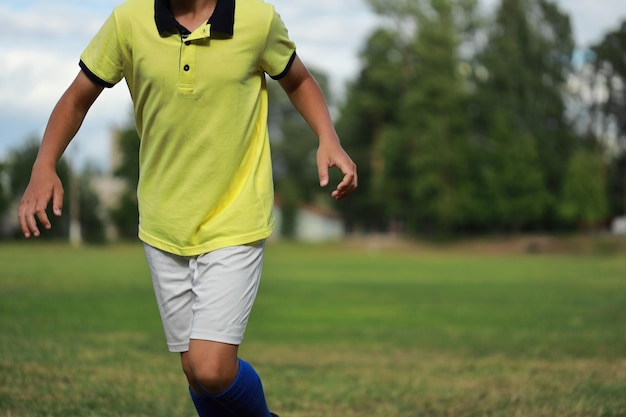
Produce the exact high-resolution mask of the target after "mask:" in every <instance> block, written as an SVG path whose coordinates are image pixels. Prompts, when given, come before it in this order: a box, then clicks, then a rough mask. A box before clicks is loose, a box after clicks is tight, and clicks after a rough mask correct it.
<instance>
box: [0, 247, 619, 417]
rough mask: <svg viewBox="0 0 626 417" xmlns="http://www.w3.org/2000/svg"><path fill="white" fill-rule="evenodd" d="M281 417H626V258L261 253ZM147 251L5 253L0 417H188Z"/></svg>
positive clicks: (255, 333)
mask: <svg viewBox="0 0 626 417" xmlns="http://www.w3.org/2000/svg"><path fill="white" fill-rule="evenodd" d="M241 354H242V356H243V357H244V358H245V359H247V360H249V361H250V362H252V363H253V365H254V366H255V367H256V368H257V370H258V371H259V373H260V374H261V376H262V377H263V379H264V383H265V388H266V394H267V397H268V402H269V403H270V406H271V408H272V409H273V410H274V411H275V412H277V413H279V414H280V415H281V417H322V416H323V417H329V416H333V417H353V416H355V417H356V416H359V417H361V416H368V417H418V416H420V417H421V416H442V417H443V416H447V417H457V416H459V417H460V416H464V417H469V416H475V417H479V416H503V417H504V416H506V417H509V416H527V417H543V416H545V417H548V416H550V417H553V416H555V417H570V416H572V417H573V416H580V417H591V416H594V417H595V416H598V417H600V416H602V417H615V416H626V256H624V255H620V254H619V253H613V254H609V255H585V256H573V255H557V254H551V255H547V254H543V255H523V254H500V255H497V256H496V255H490V254H482V253H480V252H473V253H465V252H459V251H444V252H439V251H432V250H420V249H419V248H417V249H411V248H403V249H402V250H394V249H380V250H368V249H367V248H364V247H357V246H349V245H326V246H306V245H286V244H271V245H269V246H268V249H267V255H266V262H265V271H264V277H263V283H262V287H261V291H260V293H259V296H258V299H257V304H256V306H255V309H254V311H253V316H252V319H251V321H250V324H249V328H248V332H247V334H246V340H245V342H244V344H243V345H242V349H241ZM193 415H194V411H193V407H192V405H191V403H190V401H189V400H188V399H187V393H186V385H185V381H184V376H183V374H182V373H181V371H180V370H179V364H178V358H177V356H176V355H174V354H170V353H168V352H167V350H166V347H165V342H164V338H163V335H162V329H161V324H160V321H159V318H158V313H157V309H156V305H155V302H154V298H153V294H152V288H151V283H150V278H149V274H148V271H147V267H146V264H145V260H144V258H143V252H142V248H141V247H140V246H138V245H136V246H132V245H131V246H107V247H86V248H81V249H73V248H70V247H69V246H64V245H50V244H48V245H45V244H40V243H39V244H38V243H34V242H27V243H20V244H0V417H31V416H55V417H56V416H59V417H60V416H63V417H72V416H81V417H87V416H103V417H108V416H150V417H160V416H163V417H165V416H168V417H191V416H193Z"/></svg>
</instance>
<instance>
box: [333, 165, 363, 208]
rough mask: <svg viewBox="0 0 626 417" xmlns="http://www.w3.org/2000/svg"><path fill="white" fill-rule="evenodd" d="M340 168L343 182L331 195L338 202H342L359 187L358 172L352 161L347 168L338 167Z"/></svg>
mask: <svg viewBox="0 0 626 417" xmlns="http://www.w3.org/2000/svg"><path fill="white" fill-rule="evenodd" d="M338 168H339V169H340V171H341V172H342V173H343V174H344V176H343V180H342V181H341V182H340V183H339V184H338V185H337V189H335V190H334V191H333V192H332V193H331V196H332V197H333V198H335V199H337V200H341V199H342V198H345V197H347V196H348V195H349V194H350V193H352V192H353V191H354V190H355V189H356V188H357V187H358V176H357V172H356V165H355V164H354V163H353V162H352V161H350V163H349V164H348V165H347V166H345V167H341V166H338Z"/></svg>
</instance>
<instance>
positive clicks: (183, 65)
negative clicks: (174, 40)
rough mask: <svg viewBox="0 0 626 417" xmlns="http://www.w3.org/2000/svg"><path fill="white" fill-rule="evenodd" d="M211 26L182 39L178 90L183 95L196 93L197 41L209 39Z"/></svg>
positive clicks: (200, 28) (197, 30)
mask: <svg viewBox="0 0 626 417" xmlns="http://www.w3.org/2000/svg"><path fill="white" fill-rule="evenodd" d="M210 34H211V26H210V25H208V24H207V25H203V26H201V27H199V28H198V29H196V30H195V31H193V32H192V33H190V34H189V35H188V36H186V37H181V52H180V64H179V68H178V90H179V92H181V93H183V94H191V93H193V91H194V82H193V81H194V75H195V73H196V52H197V48H198V44H197V42H196V41H198V40H201V39H206V38H209V37H210Z"/></svg>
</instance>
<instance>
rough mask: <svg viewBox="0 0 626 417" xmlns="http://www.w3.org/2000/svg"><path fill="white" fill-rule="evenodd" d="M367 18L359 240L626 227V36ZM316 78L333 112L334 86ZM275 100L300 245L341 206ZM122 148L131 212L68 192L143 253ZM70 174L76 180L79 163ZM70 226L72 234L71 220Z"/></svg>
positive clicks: (285, 204) (286, 192) (348, 121)
mask: <svg viewBox="0 0 626 417" xmlns="http://www.w3.org/2000/svg"><path fill="white" fill-rule="evenodd" d="M367 2H368V4H369V6H370V7H371V8H372V10H374V11H375V12H376V14H377V15H378V16H379V22H380V25H379V27H378V28H377V29H376V30H374V31H373V32H372V33H371V34H370V36H369V37H368V39H367V40H366V42H365V44H364V45H363V46H362V49H361V52H360V62H361V69H360V72H359V73H358V75H357V76H356V78H355V79H354V80H353V81H351V82H350V83H349V84H348V85H347V86H346V91H345V95H344V96H343V97H342V99H341V100H334V101H333V102H335V103H336V107H337V109H338V116H337V117H336V125H337V130H338V133H339V136H340V138H341V140H342V142H343V145H344V147H345V148H346V149H347V150H348V152H349V153H350V155H351V156H352V157H353V159H354V160H355V162H356V163H357V166H358V169H359V184H360V186H359V189H358V190H357V192H356V193H355V194H353V195H352V196H351V197H350V198H349V199H347V200H344V201H342V202H340V203H339V204H336V205H335V208H336V209H337V210H338V211H339V212H340V213H341V214H342V216H343V218H344V220H345V223H346V225H347V227H348V228H349V229H350V230H353V231H364V232H388V231H399V232H403V233H409V234H417V235H420V236H455V235H463V234H482V233H506V232H528V231H548V232H558V231H568V230H580V229H595V228H600V227H603V226H605V225H606V223H607V221H608V220H609V219H611V218H612V217H614V216H618V215H624V214H626V181H625V180H626V152H625V151H626V61H624V59H623V51H624V50H626V20H625V21H624V23H623V24H622V25H621V26H620V27H618V28H615V29H614V30H612V31H609V32H608V33H606V34H605V36H604V37H603V38H602V40H601V41H599V42H598V43H597V44H595V45H591V46H589V48H584V49H583V48H581V46H577V45H575V43H574V41H573V33H572V27H571V23H570V17H569V16H568V15H567V13H565V12H564V11H563V10H561V9H560V8H559V7H558V6H557V5H556V4H555V3H554V2H553V1H548V0H501V1H500V3H499V4H498V6H497V7H496V9H495V11H494V13H493V14H491V15H484V14H482V12H481V10H480V8H479V7H478V2H477V0H410V1H407V0H367ZM583 51H584V52H583ZM315 76H316V78H317V79H318V81H319V82H320V84H321V86H322V87H323V89H324V90H325V92H326V94H327V96H328V97H329V98H330V97H331V94H330V91H329V90H328V82H327V77H326V76H325V75H324V74H322V73H320V72H315ZM268 90H269V94H270V115H269V127H270V136H271V138H272V153H273V165H274V177H275V184H276V193H277V200H278V201H279V202H280V205H281V208H282V210H283V230H282V231H281V233H283V234H284V235H286V236H290V235H291V234H292V233H293V219H294V218H295V212H296V210H297V208H298V206H299V205H301V204H303V203H317V204H327V205H330V204H332V202H330V201H329V200H328V198H327V197H326V196H325V194H322V193H320V191H319V187H318V185H317V173H316V167H315V144H316V141H315V138H314V136H313V134H312V133H311V131H310V129H309V128H308V126H306V123H305V122H304V121H303V120H302V118H301V117H300V116H299V115H298V114H297V112H296V111H295V110H294V109H293V107H292V106H291V105H290V103H289V102H288V99H287V97H286V95H284V93H282V91H281V90H280V88H279V87H278V86H277V84H276V83H272V82H270V83H269V85H268ZM117 143H118V148H119V153H120V156H121V162H120V164H119V165H118V167H117V169H116V171H115V172H114V175H115V176H118V177H119V178H122V179H124V181H126V184H127V187H126V191H125V192H124V193H123V195H122V196H121V199H120V201H119V205H118V207H117V208H115V209H113V210H111V211H109V212H106V213H104V212H103V211H102V210H94V209H93V207H100V205H99V204H98V202H97V195H96V194H95V193H94V192H93V190H92V189H91V188H90V185H89V184H90V181H89V177H90V175H89V174H92V175H93V172H85V173H83V175H81V179H80V180H79V181H77V182H76V184H77V185H76V187H74V188H75V189H76V191H72V190H69V194H70V195H68V190H67V189H66V199H68V198H71V193H72V192H77V193H79V194H80V196H79V198H78V199H77V201H79V202H80V204H79V206H80V207H84V209H82V210H79V213H80V221H81V223H83V227H82V229H83V231H86V232H87V233H88V236H90V239H92V240H98V239H101V238H102V236H103V230H104V224H105V223H107V222H112V223H114V224H116V225H117V228H118V230H119V231H120V233H121V236H122V237H129V238H135V237H136V231H137V207H136V204H137V202H136V197H135V190H136V185H137V177H138V167H137V155H138V147H139V140H138V138H137V134H136V132H135V130H134V127H132V126H128V127H127V128H125V129H123V130H122V131H121V132H120V134H119V136H118V140H117ZM36 148H37V144H36V142H33V141H29V142H27V143H26V144H25V145H24V147H23V149H18V150H16V151H15V152H13V153H12V154H11V155H10V157H9V158H8V159H7V160H6V161H5V162H4V163H3V164H2V165H0V212H2V211H3V210H4V211H6V209H7V208H8V206H9V204H10V202H11V201H15V199H16V198H18V197H17V196H19V195H21V192H22V191H23V189H24V187H25V185H26V183H27V181H28V176H29V170H30V166H31V164H32V160H34V156H35V152H36ZM59 172H60V175H61V176H62V177H63V176H64V175H65V176H67V175H68V174H67V172H69V171H68V167H67V163H66V162H64V161H62V162H61V163H60V165H59ZM62 179H63V178H62ZM335 180H337V179H336V178H335ZM64 183H65V184H67V181H65V182H64ZM66 188H67V186H66ZM322 195H324V197H321V196H322ZM57 221H58V222H61V223H62V227H60V228H57V230H58V231H57V232H56V233H61V234H63V233H66V232H67V229H68V225H67V224H66V223H67V222H69V220H62V219H59V220H57ZM64 221H65V222H66V223H63V222H64ZM53 230H54V229H53Z"/></svg>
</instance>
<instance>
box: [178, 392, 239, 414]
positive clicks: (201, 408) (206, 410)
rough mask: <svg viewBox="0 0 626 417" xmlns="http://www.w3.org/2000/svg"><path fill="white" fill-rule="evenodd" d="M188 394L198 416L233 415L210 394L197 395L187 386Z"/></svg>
mask: <svg viewBox="0 0 626 417" xmlns="http://www.w3.org/2000/svg"><path fill="white" fill-rule="evenodd" d="M189 395H191V399H192V400H193V405H195V406H196V411H197V412H198V416H199V417H235V415H234V414H233V413H231V412H230V411H228V410H227V409H226V408H224V406H223V405H222V404H220V402H219V401H217V400H216V399H215V398H213V397H210V396H203V395H198V394H196V393H195V392H193V390H192V389H191V387H189Z"/></svg>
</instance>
